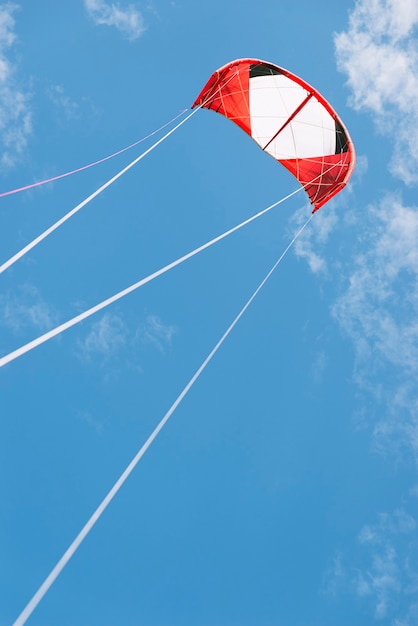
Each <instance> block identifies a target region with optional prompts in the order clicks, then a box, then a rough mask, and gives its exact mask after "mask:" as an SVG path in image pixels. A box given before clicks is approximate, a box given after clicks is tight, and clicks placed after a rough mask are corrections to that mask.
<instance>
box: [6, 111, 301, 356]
mask: <svg viewBox="0 0 418 626" xmlns="http://www.w3.org/2000/svg"><path fill="white" fill-rule="evenodd" d="M186 119H187V118H186ZM184 121H185V120H184ZM302 190H303V187H298V189H296V190H295V191H292V193H289V194H288V195H287V196H285V197H284V198H281V199H280V200H278V201H277V202H274V203H273V204H270V206H268V207H266V208H265V209H263V210H262V211H260V212H259V213H256V214H255V215H253V216H252V217H249V218H248V219H246V220H244V221H243V222H241V223H240V224H237V225H236V226H234V227H233V228H230V229H229V230H227V231H225V232H224V233H222V234H221V235H218V236H217V237H214V238H213V239H211V240H210V241H208V242H206V243H204V244H202V245H201V246H199V247H198V248H195V249H194V250H192V251H191V252H188V253H187V254H185V255H183V256H182V257H179V258H178V259H176V260H175V261H172V262H171V263H168V264H167V265H165V266H164V267H162V268H160V269H159V270H157V271H155V272H153V273H152V274H149V275H148V276H145V278H142V279H141V280H139V281H137V282H136V283H133V284H132V285H130V286H129V287H126V288H125V289H122V291H119V292H118V293H116V294H114V295H113V296H110V297H109V298H107V299H106V300H103V301H102V302H99V304H96V305H95V306H93V307H91V308H90V309H87V310H86V311H84V312H83V313H79V314H78V315H76V316H75V317H73V318H71V319H70V320H68V321H67V322H64V323H63V324H60V325H59V326H56V327H55V328H53V329H52V330H49V331H47V332H46V333H44V334H43V335H40V336H39V337H37V338H36V339H33V340H32V341H29V342H28V343H26V344H25V345H23V346H21V347H20V348H17V349H16V350H13V351H12V352H9V354H6V355H4V356H3V357H1V358H0V367H3V365H6V364H7V363H10V362H11V361H14V360H15V359H17V358H18V357H20V356H22V355H23V354H26V352H30V351H31V350H33V349H34V348H36V347H38V346H40V345H41V344H43V343H45V342H46V341H48V340H49V339H52V338H53V337H56V336H57V335H59V334H60V333H62V332H64V331H65V330H67V329H68V328H71V327H72V326H75V325H76V324H78V323H79V322H82V321H83V320H85V319H87V318H88V317H90V316H91V315H94V313H97V312H98V311H101V310H102V309H104V308H106V307H108V306H109V305H110V304H113V302H116V301H117V300H120V299H121V298H123V297H124V296H127V295H128V294H129V293H132V292H133V291H135V290H136V289H139V288H140V287H142V286H143V285H146V284H147V283H149V282H151V281H152V280H154V279H155V278H157V277H158V276H161V275H162V274H165V273H166V272H168V271H169V270H171V269H173V268H174V267H177V265H180V264H181V263H184V261H187V260H188V259H190V258H192V257H193V256H195V255H196V254H199V252H203V250H206V248H209V247H211V246H213V245H214V244H215V243H217V242H218V241H221V240H222V239H225V238H226V237H228V236H229V235H232V233H234V232H235V231H237V230H239V229H240V228H243V227H244V226H246V225H247V224H250V223H251V222H253V221H254V220H256V219H258V218H259V217H261V216H262V215H264V214H265V213H267V212H268V211H271V210H272V209H274V208H275V207H276V206H278V205H279V204H282V203H283V202H285V201H286V200H288V199H289V198H291V197H292V196H294V195H296V194H297V193H299V192H300V191H302Z"/></svg>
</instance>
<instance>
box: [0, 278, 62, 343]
mask: <svg viewBox="0 0 418 626" xmlns="http://www.w3.org/2000/svg"><path fill="white" fill-rule="evenodd" d="M54 322H55V316H54V315H53V313H52V312H51V309H50V307H49V305H48V304H47V303H46V302H45V301H44V300H43V298H42V297H41V295H40V293H39V291H38V289H37V288H36V287H34V286H33V285H29V284H27V285H23V286H22V287H20V288H19V289H18V293H17V295H16V294H13V295H12V294H10V293H9V294H3V295H0V325H2V326H4V327H6V328H9V329H10V330H12V332H13V333H15V334H20V333H21V332H22V331H25V330H26V329H28V328H36V329H37V330H41V331H45V330H49V329H50V328H52V326H53V323H54Z"/></svg>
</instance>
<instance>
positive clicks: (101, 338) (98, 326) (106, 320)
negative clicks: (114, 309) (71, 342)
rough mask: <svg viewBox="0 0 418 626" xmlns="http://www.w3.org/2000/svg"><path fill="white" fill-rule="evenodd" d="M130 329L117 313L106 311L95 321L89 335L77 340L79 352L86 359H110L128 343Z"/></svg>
mask: <svg viewBox="0 0 418 626" xmlns="http://www.w3.org/2000/svg"><path fill="white" fill-rule="evenodd" d="M127 334H128V330H127V328H126V325H125V323H124V322H123V320H122V319H121V318H120V317H118V316H117V315H114V314H111V313H106V314H105V315H103V317H102V318H101V319H100V320H99V321H98V322H95V323H94V324H93V326H92V329H91V331H90V332H89V333H88V335H87V337H86V338H85V339H83V340H82V341H81V340H79V341H78V342H77V345H78V354H79V356H80V357H81V358H82V359H84V360H90V359H92V358H100V359H109V358H111V357H112V356H114V355H115V354H116V353H117V352H118V351H119V350H120V349H121V348H123V347H124V346H125V344H126V339H127Z"/></svg>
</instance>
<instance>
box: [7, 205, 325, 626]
mask: <svg viewBox="0 0 418 626" xmlns="http://www.w3.org/2000/svg"><path fill="white" fill-rule="evenodd" d="M313 215H314V214H311V215H310V216H309V218H308V219H307V220H306V222H305V223H304V225H303V226H302V227H301V228H300V229H299V230H298V232H297V233H296V235H295V236H294V237H293V239H292V241H291V242H290V243H289V244H288V246H287V247H286V249H285V250H284V252H282V254H281V255H280V257H279V258H278V259H277V261H276V262H275V263H274V265H273V267H272V268H271V269H270V271H269V272H268V273H267V275H266V276H265V277H264V279H263V280H262V281H261V283H260V284H259V286H258V287H257V289H256V290H255V291H254V293H253V294H252V296H251V297H250V298H249V299H248V300H247V302H246V303H245V304H244V306H243V307H242V309H241V311H240V312H239V313H238V315H237V316H236V317H235V319H234V321H233V322H232V323H231V324H230V326H229V327H228V329H227V330H226V331H225V333H224V334H223V335H222V337H221V338H220V339H219V341H218V343H217V344H216V345H215V347H214V348H213V349H212V350H211V352H210V353H209V354H208V356H207V357H206V359H205V360H204V361H203V363H202V364H201V365H200V367H199V368H198V369H197V370H196V372H195V373H194V374H193V376H192V377H191V379H190V380H189V382H188V383H187V385H186V386H185V387H184V389H183V391H182V392H181V393H180V394H179V396H178V397H177V398H176V400H175V401H174V402H173V404H172V405H171V407H170V408H169V409H168V411H167V413H166V414H165V415H164V417H163V418H162V420H161V421H160V422H159V424H158V425H157V426H156V427H155V429H154V430H153V431H152V433H151V435H150V436H149V437H148V439H147V440H146V442H145V443H144V445H143V446H142V447H141V448H140V450H139V451H138V452H137V454H136V455H135V456H134V458H133V459H132V461H131V462H130V463H129V465H128V466H127V467H126V469H125V470H124V471H123V473H122V474H121V475H120V477H119V478H118V480H117V481H116V482H115V484H114V485H113V487H112V488H111V489H110V491H109V492H108V493H107V495H106V496H105V498H104V499H103V500H102V502H101V503H100V504H99V506H98V507H97V509H96V510H95V511H94V513H93V515H92V516H91V517H90V519H89V520H88V521H87V523H86V524H85V525H84V526H83V528H82V529H81V531H80V532H79V533H78V535H77V537H76V538H75V539H74V541H73V542H72V543H71V545H70V546H69V548H68V549H67V550H66V551H65V552H64V554H63V555H62V557H61V558H60V560H59V561H58V563H57V564H56V565H55V567H54V568H53V569H52V570H51V572H50V573H49V575H48V576H47V577H46V579H45V580H44V582H43V583H42V585H41V586H40V587H39V589H38V590H37V591H36V593H35V594H34V596H33V597H32V598H31V600H30V601H29V602H28V604H27V605H26V607H25V608H24V609H23V611H22V612H21V613H20V615H19V616H18V618H17V619H16V620H15V622H14V623H13V626H23V624H25V623H26V621H27V619H28V618H29V617H30V615H31V614H32V613H33V611H34V610H35V609H36V607H37V606H38V604H39V602H40V601H41V600H42V598H43V597H44V595H45V594H46V593H47V591H48V590H49V588H50V587H51V585H53V583H54V582H55V580H56V579H57V578H58V576H59V575H60V573H61V572H62V570H63V569H64V567H65V566H66V565H67V563H68V561H69V560H70V559H71V557H72V556H73V555H74V553H75V552H76V550H77V549H78V548H79V546H80V545H81V543H82V542H83V541H84V539H85V538H86V537H87V535H88V534H89V532H90V531H91V529H92V528H93V526H94V525H95V524H96V522H97V521H98V520H99V518H100V517H101V515H102V514H103V512H104V511H105V509H106V508H107V507H108V505H109V504H110V503H111V501H112V500H113V498H114V497H115V496H116V494H117V493H118V491H119V489H120V488H121V487H122V485H123V484H124V482H125V481H126V480H127V478H128V477H129V476H130V474H131V473H132V472H133V470H134V469H135V467H136V466H137V465H138V463H139V461H140V460H141V458H142V457H143V456H144V454H145V452H146V451H147V450H148V448H149V447H150V446H151V444H152V443H153V441H154V440H155V439H156V438H157V436H158V434H159V433H160V432H161V430H162V429H163V427H164V426H165V424H166V423H167V422H168V420H169V419H170V417H171V416H172V414H173V413H174V411H175V410H176V408H177V407H178V406H179V404H180V403H181V402H182V400H183V399H184V398H185V396H186V395H187V394H188V392H189V391H190V389H191V388H192V387H193V385H194V383H195V382H196V380H197V379H198V378H199V376H200V374H201V373H202V372H203V370H204V369H205V368H206V366H207V365H208V364H209V363H210V361H211V360H212V358H213V357H214V356H215V354H216V353H217V351H218V350H219V348H220V347H221V346H222V344H223V343H224V341H225V340H226V338H227V337H228V335H229V334H230V333H231V331H232V329H233V328H234V327H235V326H236V324H237V323H238V321H239V320H240V319H241V317H242V316H243V315H244V313H245V311H246V310H247V309H248V307H249V306H250V304H251V303H252V301H253V300H254V298H255V297H256V296H257V295H258V293H259V292H260V291H261V289H262V288H263V287H264V285H265V284H266V282H267V281H268V279H269V278H270V276H271V275H272V274H273V272H274V270H275V269H276V268H277V266H278V265H279V263H280V262H281V261H282V259H283V258H284V257H285V255H286V254H287V252H288V251H289V250H290V248H291V247H292V245H293V244H294V242H295V241H296V239H297V238H298V237H299V235H300V234H301V233H302V231H303V230H304V229H305V228H306V226H307V225H308V224H309V222H310V221H311V219H312V217H313Z"/></svg>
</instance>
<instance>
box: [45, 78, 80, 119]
mask: <svg viewBox="0 0 418 626" xmlns="http://www.w3.org/2000/svg"><path fill="white" fill-rule="evenodd" d="M47 93H48V96H49V98H50V100H51V102H52V103H53V104H54V105H55V106H57V107H59V108H61V109H63V111H64V114H65V116H66V118H67V119H74V118H77V117H78V112H79V105H78V103H77V102H75V101H74V100H72V99H71V98H70V97H69V96H68V95H67V94H66V93H65V91H64V87H63V86H62V85H53V86H51V87H49V89H48V90H47Z"/></svg>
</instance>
